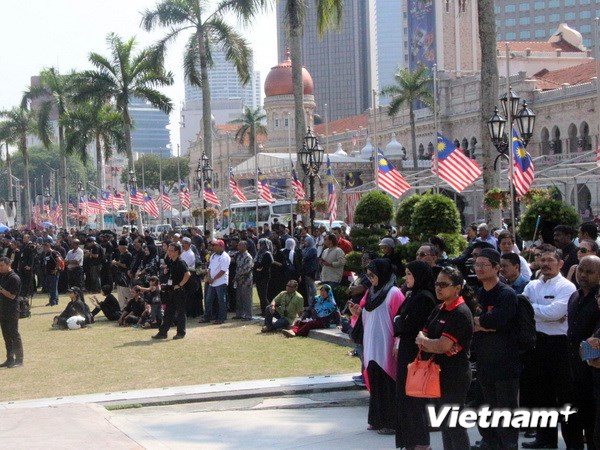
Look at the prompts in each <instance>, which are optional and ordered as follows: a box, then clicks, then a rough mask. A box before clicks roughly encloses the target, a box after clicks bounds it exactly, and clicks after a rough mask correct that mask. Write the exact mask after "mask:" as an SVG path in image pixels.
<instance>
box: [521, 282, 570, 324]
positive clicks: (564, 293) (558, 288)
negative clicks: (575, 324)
mask: <svg viewBox="0 0 600 450" xmlns="http://www.w3.org/2000/svg"><path fill="white" fill-rule="evenodd" d="M576 290H577V289H576V288H575V285H574V284H573V283H571V282H570V281H569V280H567V279H566V278H565V277H563V276H562V275H561V274H560V273H559V274H558V275H557V276H555V277H554V278H551V279H549V280H548V281H544V277H543V275H542V276H541V277H540V279H538V280H532V281H530V282H529V284H528V285H527V286H525V290H524V291H523V294H524V295H526V296H527V298H528V299H529V302H530V303H531V305H532V306H533V312H534V317H535V329H536V330H537V331H539V332H540V333H544V334H548V335H550V336H557V335H566V334H567V328H568V323H567V310H568V305H569V298H570V297H571V294H573V292H575V291H576Z"/></svg>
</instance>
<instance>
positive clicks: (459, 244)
mask: <svg viewBox="0 0 600 450" xmlns="http://www.w3.org/2000/svg"><path fill="white" fill-rule="evenodd" d="M438 236H439V237H441V238H442V239H443V240H444V242H445V243H446V253H447V254H448V257H450V258H454V257H457V256H459V255H460V254H461V253H462V251H463V250H464V249H465V248H467V245H468V242H467V241H466V240H465V238H464V237H463V236H462V234H460V233H440V234H438Z"/></svg>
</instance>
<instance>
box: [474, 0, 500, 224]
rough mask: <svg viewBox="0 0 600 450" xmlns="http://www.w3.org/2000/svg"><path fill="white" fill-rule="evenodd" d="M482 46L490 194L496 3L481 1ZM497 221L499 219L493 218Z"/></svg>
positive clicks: (492, 182) (495, 92)
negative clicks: (490, 117) (490, 134)
mask: <svg viewBox="0 0 600 450" xmlns="http://www.w3.org/2000/svg"><path fill="white" fill-rule="evenodd" d="M477 10H478V12H477V14H478V22H479V42H480V45H481V87H480V93H479V97H480V98H481V123H480V131H479V133H480V136H481V137H482V139H481V141H482V142H481V148H482V153H483V161H482V162H483V168H482V171H483V190H484V192H487V191H488V190H490V189H491V188H493V187H494V186H495V185H496V177H495V176H494V152H495V150H494V147H493V145H492V142H491V140H490V139H485V138H484V137H485V136H488V134H489V131H488V125H487V121H488V119H489V116H490V115H491V114H492V111H494V106H495V105H496V102H497V98H498V61H497V59H496V58H497V57H496V11H495V10H494V0H478V1H477ZM491 214H492V212H491V211H486V221H487V223H494V222H497V220H495V221H494V222H493V218H492V217H491ZM494 219H498V218H494Z"/></svg>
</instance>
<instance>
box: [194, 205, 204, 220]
mask: <svg viewBox="0 0 600 450" xmlns="http://www.w3.org/2000/svg"><path fill="white" fill-rule="evenodd" d="M200 216H202V208H194V209H192V217H194V218H195V219H197V218H199V217H200Z"/></svg>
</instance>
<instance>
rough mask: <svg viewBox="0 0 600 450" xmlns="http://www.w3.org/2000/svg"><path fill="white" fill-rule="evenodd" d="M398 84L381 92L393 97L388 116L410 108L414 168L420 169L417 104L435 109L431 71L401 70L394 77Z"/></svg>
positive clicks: (423, 69) (424, 68) (421, 69)
mask: <svg viewBox="0 0 600 450" xmlns="http://www.w3.org/2000/svg"><path fill="white" fill-rule="evenodd" d="M394 80H395V82H396V84H393V85H390V86H386V87H384V88H383V89H382V90H381V94H382V95H389V96H391V97H392V100H391V102H390V106H389V110H388V115H389V116H390V117H394V116H396V115H397V114H398V112H399V111H400V108H402V107H403V106H408V117H409V120H410V138H411V144H412V155H413V163H414V168H415V169H417V168H418V167H419V165H418V161H417V157H418V156H417V138H416V134H415V110H414V108H415V102H416V101H421V102H423V103H424V104H425V105H427V106H429V107H430V108H432V107H433V94H432V82H433V80H432V78H431V76H430V74H429V69H428V68H427V67H425V66H420V67H418V68H417V70H415V71H414V72H410V71H409V70H407V69H399V70H398V71H397V72H396V74H395V75H394Z"/></svg>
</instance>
